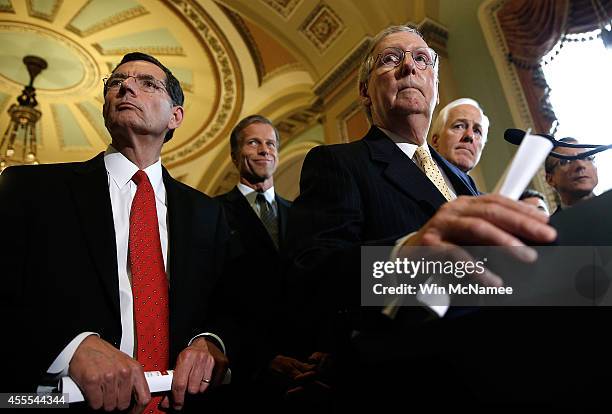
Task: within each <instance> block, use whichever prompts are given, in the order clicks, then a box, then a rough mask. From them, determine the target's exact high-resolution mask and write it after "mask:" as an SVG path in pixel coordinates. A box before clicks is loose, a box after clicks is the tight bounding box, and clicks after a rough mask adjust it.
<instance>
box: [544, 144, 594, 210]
mask: <svg viewBox="0 0 612 414" xmlns="http://www.w3.org/2000/svg"><path fill="white" fill-rule="evenodd" d="M559 141H560V142H567V143H571V144H577V143H578V140H577V139H575V138H571V137H567V138H561V139H560V140H559ZM553 151H554V152H557V153H559V154H563V155H578V154H581V153H583V152H585V151H587V149H585V148H567V147H555V148H554V149H553ZM594 161H595V156H594V155H591V156H589V157H586V158H580V159H576V160H563V159H558V158H555V157H551V156H549V157H547V158H546V161H545V162H544V170H545V172H546V182H547V183H548V184H549V185H550V186H551V187H552V188H554V189H555V190H556V191H557V193H558V194H559V198H560V201H561V203H560V204H559V206H557V209H556V210H555V211H554V213H553V214H552V215H553V216H554V215H555V214H557V213H559V212H560V211H561V210H565V209H567V208H569V207H572V206H574V205H576V204H578V203H580V202H581V201H584V200H588V199H589V198H591V197H593V196H594V195H595V194H594V193H593V189H594V188H595V187H596V186H597V183H598V180H599V179H598V176H597V166H596V165H595V162H594Z"/></svg>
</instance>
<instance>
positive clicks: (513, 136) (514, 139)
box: [504, 128, 563, 146]
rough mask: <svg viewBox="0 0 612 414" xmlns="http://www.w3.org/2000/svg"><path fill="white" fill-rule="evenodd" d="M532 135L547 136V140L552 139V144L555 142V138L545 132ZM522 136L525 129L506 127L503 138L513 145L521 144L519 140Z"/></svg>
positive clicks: (521, 139)
mask: <svg viewBox="0 0 612 414" xmlns="http://www.w3.org/2000/svg"><path fill="white" fill-rule="evenodd" d="M532 135H538V136H540V137H544V138H547V139H548V140H549V141H552V142H553V144H555V139H554V138H553V137H552V136H550V135H546V134H532ZM524 136H525V131H523V130H520V129H516V128H508V129H506V132H504V139H505V140H506V141H508V142H509V143H511V144H514V145H521V142H523V137H524ZM561 144H563V143H561ZM555 146H559V145H555Z"/></svg>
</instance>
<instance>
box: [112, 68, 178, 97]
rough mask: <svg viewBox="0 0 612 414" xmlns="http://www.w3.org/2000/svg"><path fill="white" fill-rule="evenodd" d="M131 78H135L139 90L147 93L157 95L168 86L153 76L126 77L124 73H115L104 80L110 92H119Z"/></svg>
mask: <svg viewBox="0 0 612 414" xmlns="http://www.w3.org/2000/svg"><path fill="white" fill-rule="evenodd" d="M129 78H134V80H135V81H136V85H137V86H138V89H140V90H141V91H143V92H147V93H155V92H157V91H159V90H166V85H165V84H164V82H162V81H160V80H159V79H155V78H154V77H153V76H151V75H125V74H123V73H115V74H113V75H111V76H109V77H107V78H104V79H103V81H104V87H105V88H106V89H107V91H108V90H117V89H119V88H121V85H123V83H124V82H127V80H128V79H129Z"/></svg>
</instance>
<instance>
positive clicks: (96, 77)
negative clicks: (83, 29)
mask: <svg viewBox="0 0 612 414" xmlns="http://www.w3.org/2000/svg"><path fill="white" fill-rule="evenodd" d="M0 38H1V39H2V41H3V43H4V44H5V47H4V49H3V50H2V52H0V59H2V65H0V89H1V90H15V89H21V88H23V85H24V84H26V83H27V79H26V78H20V77H19V76H18V75H20V76H22V77H24V76H25V73H22V72H14V69H13V67H14V65H12V64H11V62H12V61H13V60H15V58H14V56H13V55H14V54H16V53H17V52H16V51H15V49H16V48H17V49H18V48H21V49H24V50H28V51H29V52H31V53H35V54H37V55H40V56H42V57H43V58H44V59H45V60H46V61H47V62H48V63H49V67H48V70H46V71H45V74H44V75H45V76H44V77H41V79H40V80H39V81H38V82H37V87H36V91H37V92H38V93H39V95H41V96H42V95H44V96H55V95H61V96H62V97H65V96H75V97H82V96H84V95H88V94H89V93H91V91H92V90H94V89H99V83H100V79H101V75H100V70H99V68H98V65H97V63H96V60H95V59H94V57H93V56H91V54H90V53H88V52H87V50H86V49H85V48H84V47H83V46H82V45H80V44H79V43H78V42H75V41H74V40H72V39H70V38H69V37H66V36H65V35H63V34H62V33H59V32H56V31H54V30H52V29H48V28H45V27H42V26H35V25H33V24H24V23H20V22H6V21H5V22H0ZM9 43H10V44H9Z"/></svg>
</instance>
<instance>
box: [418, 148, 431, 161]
mask: <svg viewBox="0 0 612 414" xmlns="http://www.w3.org/2000/svg"><path fill="white" fill-rule="evenodd" d="M414 155H415V156H416V157H417V160H418V161H420V162H421V163H425V162H429V160H431V155H429V151H427V148H426V147H425V145H421V146H420V147H418V148H417V149H416V152H415V153H414Z"/></svg>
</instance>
